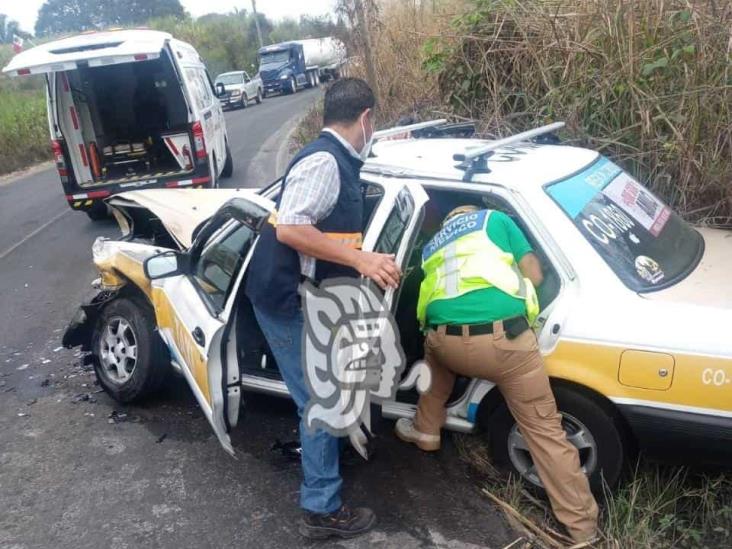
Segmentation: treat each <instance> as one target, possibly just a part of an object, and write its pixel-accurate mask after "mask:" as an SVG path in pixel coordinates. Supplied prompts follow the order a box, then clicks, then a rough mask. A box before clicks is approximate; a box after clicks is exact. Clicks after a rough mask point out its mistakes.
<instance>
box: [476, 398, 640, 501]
mask: <svg viewBox="0 0 732 549" xmlns="http://www.w3.org/2000/svg"><path fill="white" fill-rule="evenodd" d="M553 391H554V396H555V398H556V401H557V408H558V409H559V412H560V413H561V414H562V426H563V427H564V431H565V433H566V435H567V440H569V442H571V443H572V445H573V446H574V447H575V448H577V451H578V452H579V457H580V464H581V466H582V470H583V471H584V472H585V474H586V475H587V476H588V478H589V481H590V487H591V488H592V491H593V492H595V493H601V492H602V486H603V480H604V482H605V483H607V484H608V485H609V486H610V487H613V486H614V485H615V484H616V483H617V481H618V479H619V478H620V474H621V473H622V470H623V467H624V465H625V462H626V458H627V453H628V444H627V442H626V440H625V436H624V432H625V430H624V427H623V424H622V421H621V418H620V416H619V414H618V412H617V411H616V410H615V409H614V408H612V406H611V405H610V404H608V403H605V402H602V401H601V400H600V399H599V398H598V397H595V396H593V395H591V394H590V393H589V392H585V391H583V390H582V389H578V388H573V387H570V386H566V385H556V386H554V387H553ZM482 423H483V426H484V427H485V428H486V430H487V431H488V434H489V437H490V445H491V451H492V455H493V459H494V461H495V463H496V465H497V466H498V467H499V468H501V469H502V470H504V471H505V472H511V473H514V474H516V475H518V476H520V477H521V478H522V479H523V480H524V481H525V482H526V483H527V484H528V485H529V486H530V487H532V488H535V489H537V490H538V491H540V492H543V491H544V486H543V484H542V482H541V479H540V478H539V475H538V472H537V470H536V466H535V465H534V461H533V459H532V457H531V454H530V453H529V449H528V446H527V444H526V440H525V439H524V437H523V435H522V434H521V431H520V430H519V428H518V426H517V425H516V421H515V420H514V418H513V416H512V415H511V412H510V411H509V409H508V406H507V405H506V403H505V402H501V404H499V405H498V407H497V408H496V409H495V410H494V411H493V413H492V414H491V415H490V416H489V417H488V418H486V419H484V420H483V421H482Z"/></svg>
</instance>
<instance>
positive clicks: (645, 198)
mask: <svg viewBox="0 0 732 549" xmlns="http://www.w3.org/2000/svg"><path fill="white" fill-rule="evenodd" d="M602 194H604V195H605V196H607V197H608V198H610V200H612V201H613V202H615V203H616V204H617V205H618V206H620V207H621V208H623V210H625V211H626V212H627V213H628V214H629V215H630V216H631V217H632V218H633V219H634V220H635V221H637V222H638V223H640V224H641V225H642V226H643V227H644V228H645V229H646V230H647V231H648V232H649V233H651V234H652V235H653V236H658V235H659V234H660V233H661V231H662V230H663V227H664V226H665V225H666V222H667V221H668V218H669V217H670V216H671V209H670V208H668V207H667V206H664V205H663V203H662V202H661V201H660V200H659V199H658V198H656V197H655V196H653V195H652V194H651V193H650V192H648V191H647V190H646V189H644V188H643V186H641V184H640V183H638V182H637V181H636V180H635V179H633V178H632V177H630V176H629V175H628V174H626V173H621V174H620V175H618V176H617V177H616V178H615V179H613V181H612V182H611V183H610V184H609V185H608V186H607V187H605V188H604V189H603V191H602Z"/></svg>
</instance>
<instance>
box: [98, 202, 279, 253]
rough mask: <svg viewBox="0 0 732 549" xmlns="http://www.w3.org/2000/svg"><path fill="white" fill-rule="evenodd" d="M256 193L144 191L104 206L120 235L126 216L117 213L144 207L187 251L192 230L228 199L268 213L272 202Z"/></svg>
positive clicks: (123, 230)
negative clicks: (248, 202)
mask: <svg viewBox="0 0 732 549" xmlns="http://www.w3.org/2000/svg"><path fill="white" fill-rule="evenodd" d="M256 191H257V189H147V190H138V191H128V192H125V193H120V194H117V195H115V196H113V197H111V198H109V199H107V204H109V205H110V206H111V207H112V209H113V210H117V212H116V214H115V217H117V221H118V223H119V224H120V228H121V229H122V233H123V234H124V235H127V234H129V232H130V227H129V225H128V224H127V222H126V221H125V219H128V218H129V217H128V216H123V218H122V219H120V215H122V214H121V213H120V212H124V211H125V210H127V209H128V208H144V209H146V210H148V211H150V213H152V214H153V215H154V216H155V217H157V218H158V219H160V221H161V223H162V224H163V226H164V227H165V229H166V230H167V231H168V233H169V234H170V235H171V236H172V237H173V239H174V240H175V241H176V242H177V243H178V244H179V246H180V247H181V249H187V248H189V247H190V246H191V243H192V241H193V234H194V232H195V230H196V228H197V227H198V226H200V225H201V224H202V223H204V222H206V221H207V220H208V219H209V218H211V216H213V214H215V213H216V211H217V210H218V209H219V208H220V207H221V206H223V205H224V204H225V203H226V202H227V201H228V200H229V199H231V198H235V197H240V198H247V199H249V200H251V201H252V202H254V203H256V204H258V205H260V206H262V207H264V208H266V209H268V210H271V209H272V202H271V201H270V200H267V199H266V198H263V197H261V196H259V195H258V194H256Z"/></svg>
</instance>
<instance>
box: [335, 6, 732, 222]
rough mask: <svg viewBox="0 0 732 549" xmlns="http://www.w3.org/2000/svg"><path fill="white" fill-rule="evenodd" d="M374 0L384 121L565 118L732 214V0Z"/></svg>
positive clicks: (601, 144)
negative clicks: (404, 118) (415, 117)
mask: <svg viewBox="0 0 732 549" xmlns="http://www.w3.org/2000/svg"><path fill="white" fill-rule="evenodd" d="M364 1H365V4H366V5H367V7H369V14H370V17H369V20H370V37H371V44H372V48H373V53H374V55H373V57H374V65H375V69H376V70H375V72H376V81H377V82H376V84H377V88H378V92H379V99H380V106H379V113H378V114H379V120H378V121H379V125H380V126H382V127H383V126H386V125H392V124H393V123H394V122H395V121H396V120H397V119H398V118H399V117H401V116H403V115H409V114H413V113H417V114H419V115H421V116H422V117H423V118H424V117H427V116H434V115H435V114H439V115H444V114H445V113H447V114H449V115H452V116H453V117H455V118H458V119H462V118H468V119H472V120H475V121H477V122H478V125H479V129H480V131H481V133H484V134H487V135H497V136H504V135H507V134H510V133H515V132H518V131H521V130H524V129H528V128H530V127H536V126H538V125H541V124H543V123H546V122H549V121H556V120H565V121H567V123H568V129H567V131H566V132H565V135H564V137H565V138H567V140H568V143H570V144H578V145H580V146H587V147H589V148H593V149H596V150H599V151H601V152H602V153H603V154H606V155H608V156H610V157H612V158H613V159H614V160H616V161H618V162H619V163H621V164H622V165H623V166H624V167H625V168H626V169H627V170H629V171H630V172H631V173H633V174H634V175H635V176H636V177H638V178H639V179H640V180H642V181H643V182H644V183H646V184H647V185H648V186H650V187H651V188H652V189H654V190H655V191H656V192H658V193H659V194H660V195H661V196H662V197H663V198H664V199H665V200H666V201H667V202H668V203H670V204H671V205H672V206H673V207H674V208H675V209H676V210H677V211H679V213H681V214H682V215H683V216H685V217H686V218H687V219H689V220H691V221H695V222H702V223H707V224H710V225H718V226H725V227H732V2H730V1H729V0H705V1H701V0H642V1H641V0H434V1H425V0H422V1H420V2H416V1H409V2H407V1H404V0H364ZM342 2H344V3H345V4H348V3H349V0H342ZM344 38H345V39H346V40H347V41H348V42H349V46H350V48H351V51H352V52H355V53H356V54H359V55H362V54H363V51H362V47H361V46H362V43H363V41H362V40H361V39H360V37H359V35H358V33H357V32H354V33H353V34H351V35H349V36H347V37H344ZM354 72H355V73H356V75H358V76H365V73H366V71H365V68H364V66H363V64H361V66H357V67H356V69H355V71H354Z"/></svg>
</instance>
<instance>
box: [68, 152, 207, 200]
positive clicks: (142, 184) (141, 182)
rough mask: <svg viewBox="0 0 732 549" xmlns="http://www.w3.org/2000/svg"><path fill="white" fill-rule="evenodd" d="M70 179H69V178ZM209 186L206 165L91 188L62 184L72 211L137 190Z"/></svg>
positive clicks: (74, 184) (69, 183)
mask: <svg viewBox="0 0 732 549" xmlns="http://www.w3.org/2000/svg"><path fill="white" fill-rule="evenodd" d="M69 179H71V178H69ZM210 184H211V174H210V173H209V169H208V163H205V164H201V165H200V166H199V167H197V168H196V170H194V171H193V172H192V173H187V174H181V173H178V172H173V174H172V175H171V174H151V175H149V176H147V177H143V178H140V179H130V180H129V181H118V182H115V183H112V184H108V185H104V184H101V185H94V186H93V187H79V186H78V185H77V184H76V183H71V182H66V183H63V187H64V193H65V195H66V201H67V202H68V203H69V207H70V208H71V209H72V210H82V211H86V210H90V209H92V208H93V207H94V206H95V204H98V203H99V202H100V201H101V200H104V199H105V198H109V197H110V196H113V195H115V194H119V193H123V192H125V191H131V190H138V189H161V188H179V187H193V188H197V187H208V186H210Z"/></svg>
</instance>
